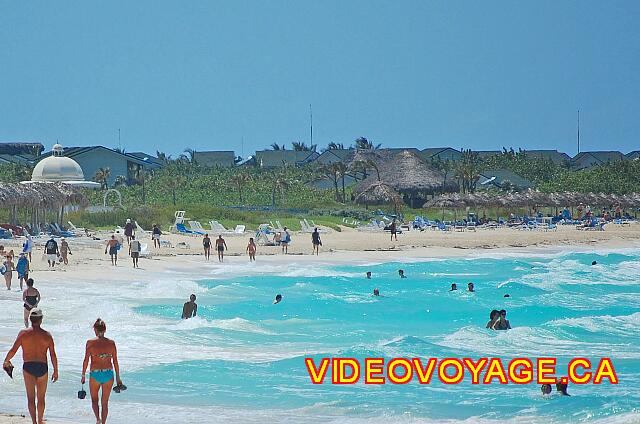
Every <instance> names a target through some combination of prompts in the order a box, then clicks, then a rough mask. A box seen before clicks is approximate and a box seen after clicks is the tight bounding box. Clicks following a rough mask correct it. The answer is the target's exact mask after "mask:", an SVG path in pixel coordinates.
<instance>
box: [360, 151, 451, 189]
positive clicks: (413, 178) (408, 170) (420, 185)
mask: <svg viewBox="0 0 640 424" xmlns="http://www.w3.org/2000/svg"><path fill="white" fill-rule="evenodd" d="M378 170H379V172H380V180H381V181H382V182H384V183H386V184H388V185H389V186H390V187H392V188H393V189H394V190H395V191H397V192H399V193H407V194H430V193H439V192H442V191H445V192H447V191H456V190H457V189H458V185H457V184H456V183H455V182H453V181H451V180H447V181H445V177H444V174H443V173H441V172H440V171H438V170H437V169H435V168H433V167H431V166H430V165H428V164H427V163H425V162H424V161H423V160H422V159H420V158H419V157H418V156H417V155H416V154H414V153H411V152H409V151H406V150H405V151H403V152H400V153H398V154H397V155H394V156H392V157H390V158H386V159H384V160H383V161H381V162H380V163H379V165H378ZM377 179H378V177H377V175H376V174H375V173H372V175H370V176H369V177H367V178H366V179H364V180H363V181H361V182H360V183H359V184H358V186H357V187H356V192H362V191H364V190H365V189H366V188H367V187H369V186H370V185H371V184H373V183H374V182H376V181H377ZM443 185H444V187H443Z"/></svg>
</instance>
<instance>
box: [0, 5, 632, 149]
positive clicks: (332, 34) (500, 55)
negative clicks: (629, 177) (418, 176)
mask: <svg viewBox="0 0 640 424" xmlns="http://www.w3.org/2000/svg"><path fill="white" fill-rule="evenodd" d="M639 19H640V2H638V1H615V2H603V1H528V2H524V1H500V2H499V1H438V2H434V1H398V2H394V1H376V0H368V1H356V0H347V1H345V0H340V1H331V0H323V1H303V0H296V1H242V0H233V1H232V0H229V1H225V2H219V1H193V0H190V1H182V2H179V1H172V2H166V1H144V0H136V1H115V0H110V1H92V0H79V1H66V0H65V1H29V2H16V1H8V0H0V140H2V141H10V140H37V141H41V142H43V143H44V144H45V145H46V146H47V148H50V146H51V145H52V144H53V143H54V142H55V140H56V139H59V140H60V141H61V142H62V143H63V144H65V145H67V146H80V145H96V144H101V145H105V146H109V147H114V146H117V145H118V128H120V129H121V140H122V141H121V143H122V146H123V147H124V148H126V149H127V150H128V151H138V150H143V151H147V152H155V150H161V151H165V152H169V153H172V154H176V153H178V152H181V151H182V150H183V149H184V148H185V147H191V148H194V149H196V150H235V151H236V152H237V153H238V154H240V153H241V151H242V150H243V149H244V154H245V156H246V155H248V154H250V152H252V151H254V150H256V149H262V148H265V147H267V146H268V145H270V144H271V143H273V142H278V143H280V144H282V143H286V144H289V143H290V142H292V141H304V142H307V143H308V142H309V104H313V123H314V143H317V144H319V145H320V146H323V145H325V144H327V143H328V142H331V141H335V142H342V143H345V144H349V143H351V142H352V141H353V140H354V139H355V138H357V137H359V136H365V137H368V138H369V139H371V140H373V141H375V142H377V143H382V144H383V145H384V146H389V147H391V146H395V147H400V146H416V147H420V148H423V147H439V146H452V147H456V148H460V147H469V148H473V149H478V150H480V149H483V150H486V149H497V148H501V147H502V146H514V147H524V148H529V149H533V148H547V149H559V150H563V151H566V152H567V153H569V154H574V153H575V151H576V142H575V139H576V110H577V109H580V110H581V141H582V150H598V149H602V150H611V149H616V150H622V151H625V152H626V151H629V150H634V149H639V148H640V142H639V140H640V138H639V136H638V128H637V127H638V122H639V120H638V117H639V115H640V69H639V66H638V65H639V64H640V26H638V25H637V22H638V20H639ZM242 140H244V142H242Z"/></svg>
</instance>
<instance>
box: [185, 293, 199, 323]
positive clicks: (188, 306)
mask: <svg viewBox="0 0 640 424" xmlns="http://www.w3.org/2000/svg"><path fill="white" fill-rule="evenodd" d="M197 314H198V305H197V304H196V295H195V294H192V295H191V296H189V301H188V302H185V304H184V306H183V307H182V319H189V318H193V317H195V316H196V315H197Z"/></svg>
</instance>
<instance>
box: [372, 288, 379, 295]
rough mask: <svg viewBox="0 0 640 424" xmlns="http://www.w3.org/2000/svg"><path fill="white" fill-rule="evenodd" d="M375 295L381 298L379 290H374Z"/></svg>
mask: <svg viewBox="0 0 640 424" xmlns="http://www.w3.org/2000/svg"><path fill="white" fill-rule="evenodd" d="M373 295H374V296H380V290H378V289H377V288H376V289H373Z"/></svg>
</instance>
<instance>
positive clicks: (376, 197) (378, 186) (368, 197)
mask: <svg viewBox="0 0 640 424" xmlns="http://www.w3.org/2000/svg"><path fill="white" fill-rule="evenodd" d="M355 201H356V203H358V204H364V205H385V204H393V205H400V204H402V197H400V195H399V194H398V193H396V191H395V190H394V189H393V188H392V187H391V186H389V185H388V184H385V183H383V182H381V181H375V182H374V183H372V184H370V185H369V186H368V187H365V188H364V190H362V191H361V192H359V193H358V194H357V195H356V198H355Z"/></svg>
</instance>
